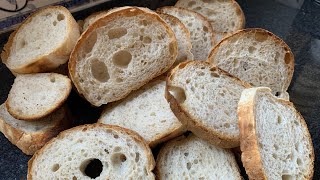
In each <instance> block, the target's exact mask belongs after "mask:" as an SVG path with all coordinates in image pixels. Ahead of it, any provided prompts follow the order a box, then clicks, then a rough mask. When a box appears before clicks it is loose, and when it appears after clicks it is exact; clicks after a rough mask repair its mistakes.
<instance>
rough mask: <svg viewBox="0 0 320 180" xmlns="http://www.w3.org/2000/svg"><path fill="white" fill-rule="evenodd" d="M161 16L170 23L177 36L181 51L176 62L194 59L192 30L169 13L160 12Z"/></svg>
mask: <svg viewBox="0 0 320 180" xmlns="http://www.w3.org/2000/svg"><path fill="white" fill-rule="evenodd" d="M159 16H160V17H161V18H162V19H163V20H164V21H165V22H166V23H167V24H169V26H170V27H171V29H172V30H173V32H174V34H175V36H176V38H177V42H178V51H179V52H178V56H177V59H176V62H175V64H179V63H180V62H183V61H186V60H193V54H192V53H191V49H192V45H191V39H190V32H189V30H188V29H187V28H186V26H185V25H184V24H183V23H182V22H181V21H180V20H179V19H178V18H176V17H174V16H171V15H169V14H163V13H159Z"/></svg>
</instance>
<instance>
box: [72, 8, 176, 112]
mask: <svg viewBox="0 0 320 180" xmlns="http://www.w3.org/2000/svg"><path fill="white" fill-rule="evenodd" d="M177 54H178V47H177V41H176V38H175V36H174V33H173V31H172V30H171V28H170V27H169V26H168V25H167V24H166V23H165V22H164V21H163V19H161V18H160V16H158V15H157V14H156V13H149V12H147V11H146V10H142V9H141V8H136V7H129V8H124V9H121V10H117V11H115V12H112V13H110V14H109V15H107V16H104V17H102V18H100V19H98V20H97V21H96V22H95V23H93V24H92V25H90V26H89V28H88V29H87V30H86V31H85V32H84V34H82V36H81V38H80V40H79V41H78V43H77V45H76V47H75V49H74V51H73V52H72V54H71V56H70V61H69V72H70V77H71V79H72V81H73V83H74V85H75V87H76V88H77V90H78V92H79V93H80V94H82V95H83V96H84V97H85V98H86V99H87V100H88V101H89V102H90V103H91V104H93V105H95V106H101V105H102V104H107V103H109V102H113V101H117V100H120V99H122V98H124V97H126V96H127V95H128V94H129V93H130V92H131V91H133V90H136V89H138V88H140V87H141V86H143V85H144V84H146V83H147V82H148V81H150V80H151V79H153V78H155V77H157V76H159V75H161V74H162V73H164V72H166V71H167V70H168V69H169V68H170V67H171V66H172V64H173V63H174V62H175V60H176V57H177Z"/></svg>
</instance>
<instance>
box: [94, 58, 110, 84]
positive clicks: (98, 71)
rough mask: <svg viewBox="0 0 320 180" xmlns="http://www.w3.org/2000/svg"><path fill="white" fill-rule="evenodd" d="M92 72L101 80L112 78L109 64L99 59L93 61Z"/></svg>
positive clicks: (105, 80)
mask: <svg viewBox="0 0 320 180" xmlns="http://www.w3.org/2000/svg"><path fill="white" fill-rule="evenodd" d="M91 74H92V76H93V77H94V78H95V79H96V80H98V81H100V82H107V81H108V80H109V79H110V75H109V73H108V68H107V66H106V65H105V64H104V62H101V61H99V60H98V59H93V60H92V61H91Z"/></svg>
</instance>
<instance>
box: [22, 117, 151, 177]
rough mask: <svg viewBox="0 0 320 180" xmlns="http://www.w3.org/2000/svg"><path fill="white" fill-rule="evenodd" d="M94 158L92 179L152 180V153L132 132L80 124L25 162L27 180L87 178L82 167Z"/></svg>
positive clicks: (123, 129) (104, 126) (109, 126)
mask: <svg viewBox="0 0 320 180" xmlns="http://www.w3.org/2000/svg"><path fill="white" fill-rule="evenodd" d="M93 159H97V160H99V161H100V162H101V163H102V166H103V167H102V171H101V173H100V175H99V176H98V177H96V178H95V179H154V174H153V173H152V170H153V168H154V166H155V162H154V158H153V155H152V152H151V150H150V148H149V147H148V145H147V144H146V143H145V142H144V140H143V139H142V138H141V137H140V136H139V135H138V134H136V133H135V132H133V131H130V130H127V129H125V128H121V127H118V126H112V125H103V124H99V123H98V124H90V125H82V126H78V127H75V128H72V129H69V130H66V131H64V132H62V133H60V134H59V135H58V136H57V137H56V138H54V139H52V140H51V141H50V142H49V143H48V144H46V145H45V146H44V147H43V148H42V149H41V150H40V151H38V152H37V153H36V154H35V155H34V156H33V157H32V159H31V160H30V161H29V163H28V180H31V179H58V178H59V179H91V178H90V177H89V176H87V175H86V172H85V169H86V166H87V165H88V164H89V163H90V162H91V161H92V160H93Z"/></svg>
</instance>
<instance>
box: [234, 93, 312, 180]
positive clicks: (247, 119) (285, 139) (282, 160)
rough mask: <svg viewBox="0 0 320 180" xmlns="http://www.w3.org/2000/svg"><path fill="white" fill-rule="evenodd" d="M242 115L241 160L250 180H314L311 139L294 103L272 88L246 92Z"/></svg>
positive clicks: (242, 101)
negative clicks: (278, 95)
mask: <svg viewBox="0 0 320 180" xmlns="http://www.w3.org/2000/svg"><path fill="white" fill-rule="evenodd" d="M238 116H239V127H240V141H241V142H240V145H241V146H240V147H241V151H242V155H241V159H242V163H243V165H244V167H245V169H246V172H247V174H248V175H249V178H250V179H310V180H311V179H312V176H313V171H314V170H313V168H314V151H313V146H312V141H311V137H310V134H309V131H308V127H307V125H306V122H305V121H304V119H303V117H302V116H301V114H300V113H299V112H298V111H297V110H296V109H295V107H294V105H293V104H292V103H291V102H289V101H286V100H283V99H279V98H276V97H275V96H274V95H272V93H271V90H270V89H269V88H264V87H259V88H250V89H246V90H244V91H243V93H242V95H241V99H240V102H239V107H238Z"/></svg>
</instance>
